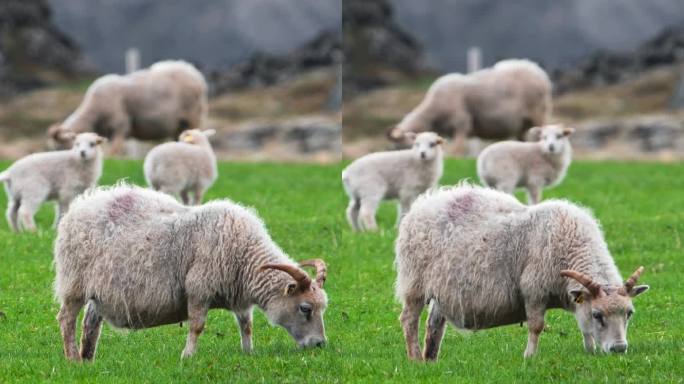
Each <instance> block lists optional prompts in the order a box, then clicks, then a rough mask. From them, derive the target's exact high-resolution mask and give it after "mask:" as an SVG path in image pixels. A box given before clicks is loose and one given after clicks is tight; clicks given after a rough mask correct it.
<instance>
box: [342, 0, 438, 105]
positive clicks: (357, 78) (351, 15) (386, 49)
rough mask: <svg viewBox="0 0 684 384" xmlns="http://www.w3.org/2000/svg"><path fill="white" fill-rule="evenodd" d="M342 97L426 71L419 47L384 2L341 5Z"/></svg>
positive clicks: (348, 1) (353, 0) (350, 1)
mask: <svg viewBox="0 0 684 384" xmlns="http://www.w3.org/2000/svg"><path fill="white" fill-rule="evenodd" d="M342 32H343V36H344V38H343V49H344V62H343V74H344V75H343V76H344V97H345V99H347V97H350V96H354V95H355V94H357V93H359V92H363V91H367V90H370V89H374V88H378V87H382V86H385V85H389V84H392V83H395V82H397V81H401V80H405V79H407V78H410V77H414V76H416V75H417V74H419V73H421V72H426V71H428V67H427V64H426V60H425V57H424V55H423V51H422V48H421V46H420V44H418V42H417V41H416V40H415V39H414V38H413V37H412V36H410V35H409V34H408V33H406V32H405V31H404V30H403V29H402V28H400V27H399V25H398V24H396V22H395V21H394V18H393V13H392V6H391V5H390V3H389V1H387V0H345V1H344V2H343V4H342Z"/></svg>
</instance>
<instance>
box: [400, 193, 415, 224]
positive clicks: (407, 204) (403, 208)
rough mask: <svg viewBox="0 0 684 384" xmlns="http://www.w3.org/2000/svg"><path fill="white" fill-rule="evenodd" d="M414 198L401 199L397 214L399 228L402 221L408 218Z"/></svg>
mask: <svg viewBox="0 0 684 384" xmlns="http://www.w3.org/2000/svg"><path fill="white" fill-rule="evenodd" d="M413 200H414V199H413V197H402V198H400V199H399V205H398V207H399V212H398V213H397V227H398V226H399V224H401V219H403V218H404V216H406V214H407V213H408V211H409V209H411V204H413Z"/></svg>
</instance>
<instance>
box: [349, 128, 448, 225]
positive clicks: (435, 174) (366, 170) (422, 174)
mask: <svg viewBox="0 0 684 384" xmlns="http://www.w3.org/2000/svg"><path fill="white" fill-rule="evenodd" d="M406 135H407V137H408V138H409V139H411V140H413V141H414V142H413V148H411V149H405V150H401V151H389V152H377V153H372V154H370V155H366V156H363V157H361V158H359V159H357V160H355V161H354V162H353V163H351V164H350V165H349V166H348V167H347V168H345V169H344V170H343V171H342V183H343V184H344V189H345V191H346V192H347V195H349V199H350V201H349V206H348V207H347V220H348V221H349V224H350V225H351V226H352V228H353V229H354V230H370V231H373V230H376V229H377V224H376V222H375V211H376V210H377V208H378V205H379V204H380V202H381V201H382V200H390V199H398V200H399V205H398V208H399V214H398V216H397V222H399V221H401V218H402V217H403V216H404V215H405V214H406V213H407V212H408V210H409V208H410V207H411V204H412V203H413V201H414V200H415V199H416V197H418V195H420V194H421V193H423V192H425V191H426V190H428V189H430V188H432V187H434V186H436V185H437V182H439V179H440V178H441V177H442V171H443V161H442V147H441V144H442V143H443V140H442V138H441V137H439V136H438V135H437V134H436V133H434V132H423V133H420V134H418V135H417V136H416V135H415V134H414V133H413V132H407V133H406Z"/></svg>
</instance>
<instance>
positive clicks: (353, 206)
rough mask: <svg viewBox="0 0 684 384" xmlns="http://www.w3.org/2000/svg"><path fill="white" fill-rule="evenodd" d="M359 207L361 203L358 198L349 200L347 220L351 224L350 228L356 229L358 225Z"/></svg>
mask: <svg viewBox="0 0 684 384" xmlns="http://www.w3.org/2000/svg"><path fill="white" fill-rule="evenodd" d="M360 208H361V203H360V202H359V200H358V199H351V200H349V205H348V206H347V221H348V222H349V225H351V227H352V229H353V230H355V231H358V230H359V229H360V227H359V209H360Z"/></svg>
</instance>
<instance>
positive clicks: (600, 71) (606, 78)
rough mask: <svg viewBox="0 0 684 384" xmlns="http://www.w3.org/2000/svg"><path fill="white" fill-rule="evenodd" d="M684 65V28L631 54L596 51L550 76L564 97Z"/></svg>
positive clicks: (664, 34)
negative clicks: (651, 71)
mask: <svg viewBox="0 0 684 384" xmlns="http://www.w3.org/2000/svg"><path fill="white" fill-rule="evenodd" d="M682 61H684V27H677V28H674V27H672V28H666V29H665V30H664V31H663V32H662V33H660V34H659V35H658V36H656V37H655V38H653V39H652V40H650V41H648V42H646V43H644V44H643V45H641V46H640V47H638V48H637V49H636V50H635V51H634V52H609V51H599V52H596V53H594V54H593V55H591V56H589V57H588V58H586V59H584V60H582V61H580V62H579V63H578V64H577V65H576V66H575V67H574V68H571V69H568V70H557V71H554V72H553V73H552V78H553V82H554V90H555V91H556V93H563V92H567V91H570V90H574V89H581V88H587V87H593V86H601V85H610V84H616V83H620V82H624V81H626V80H629V79H632V78H634V77H635V76H636V75H638V74H640V73H642V72H645V71H647V70H650V69H654V68H657V67H660V66H664V65H671V64H675V63H678V62H682Z"/></svg>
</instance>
